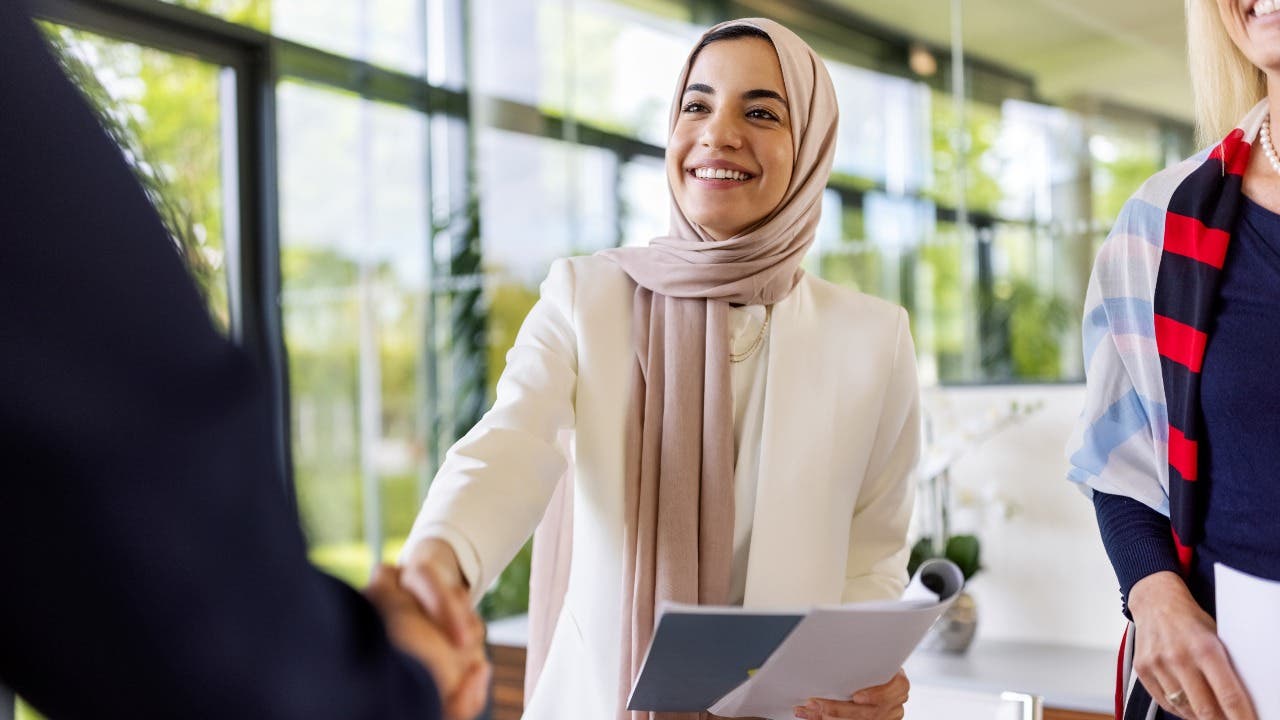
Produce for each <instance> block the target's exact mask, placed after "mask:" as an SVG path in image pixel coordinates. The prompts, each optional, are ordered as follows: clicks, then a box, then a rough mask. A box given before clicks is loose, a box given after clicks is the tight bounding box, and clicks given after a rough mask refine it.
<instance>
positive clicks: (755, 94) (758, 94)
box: [684, 83, 787, 105]
mask: <svg viewBox="0 0 1280 720" xmlns="http://www.w3.org/2000/svg"><path fill="white" fill-rule="evenodd" d="M684 92H685V94H686V95H687V94H689V93H691V92H700V93H706V94H708V95H715V94H716V89H715V88H713V87H711V86H710V85H706V84H703V83H690V84H689V87H686V88H685V89H684ZM761 98H770V99H773V100H777V101H779V102H781V103H782V104H783V105H786V104H787V99H786V98H784V97H782V95H780V94H778V93H777V92H776V91H773V90H748V91H746V92H744V93H742V99H743V100H760V99H761Z"/></svg>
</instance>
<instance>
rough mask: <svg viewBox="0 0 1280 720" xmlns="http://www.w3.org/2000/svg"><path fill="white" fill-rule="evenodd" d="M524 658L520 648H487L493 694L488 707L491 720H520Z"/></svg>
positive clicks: (522, 709)
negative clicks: (491, 671) (490, 664)
mask: <svg viewBox="0 0 1280 720" xmlns="http://www.w3.org/2000/svg"><path fill="white" fill-rule="evenodd" d="M524 658H525V650H524V648H522V647H507V646H503V645H490V646H489V660H490V661H491V662H492V663H493V694H492V696H491V703H492V704H491V705H490V707H489V717H490V718H492V720H520V713H522V712H524Z"/></svg>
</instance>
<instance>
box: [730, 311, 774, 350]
mask: <svg viewBox="0 0 1280 720" xmlns="http://www.w3.org/2000/svg"><path fill="white" fill-rule="evenodd" d="M772 317H773V306H772V305H765V306H764V324H763V325H761V326H760V332H759V334H757V335H756V339H755V340H752V341H751V347H749V348H747V349H746V350H743V351H742V352H740V353H735V352H733V351H730V352H729V362H731V363H740V362H742V361H743V360H746V359H747V358H749V357H751V356H752V355H753V354H755V351H757V350H759V349H760V346H761V345H763V344H764V336H765V333H767V332H769V320H770V319H771V318H772Z"/></svg>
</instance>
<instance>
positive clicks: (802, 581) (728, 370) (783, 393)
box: [405, 19, 919, 720]
mask: <svg viewBox="0 0 1280 720" xmlns="http://www.w3.org/2000/svg"><path fill="white" fill-rule="evenodd" d="M837 119H838V118H837V111H836V102H835V93H834V89H833V87H832V85H831V80H830V77H829V76H828V74H827V71H826V68H825V66H824V65H823V63H822V61H821V59H820V58H819V57H818V56H817V55H816V54H815V53H814V52H813V50H812V49H810V48H809V47H808V46H807V45H806V44H805V43H804V42H803V41H801V40H800V38H798V37H797V36H796V35H794V34H793V33H791V32H790V31H788V30H787V29H786V28H783V27H782V26H780V25H778V24H777V23H774V22H771V21H768V20H759V19H752V20H741V21H734V22H731V23H726V24H723V25H720V26H717V27H715V28H712V29H711V30H710V31H708V33H707V34H706V35H704V36H703V38H702V39H701V41H700V42H699V44H698V45H697V46H696V47H695V48H694V50H693V51H692V52H691V53H690V56H689V58H688V60H687V62H686V64H685V67H684V70H683V71H682V73H681V77H680V79H679V83H678V85H677V90H676V97H675V101H674V103H673V107H672V113H671V123H670V135H669V138H668V147H667V156H666V164H667V179H668V183H669V187H670V192H671V198H672V212H671V225H670V230H669V232H668V234H667V235H665V236H662V237H658V238H655V239H654V240H653V241H652V242H651V243H650V245H649V246H648V247H644V248H629V249H621V250H612V251H607V252H604V253H600V254H598V255H595V256H591V257H581V258H572V259H568V260H561V261H558V262H556V263H555V264H554V265H553V266H552V268H551V272H550V275H549V276H548V278H547V280H546V282H545V283H544V284H543V286H542V296H541V299H540V300H539V302H538V303H537V305H536V306H535V307H534V308H533V310H532V311H531V312H530V313H529V316H528V318H527V319H526V320H525V322H524V325H523V327H522V328H521V331H520V334H519V337H518V338H517V340H516V343H515V347H514V348H513V349H512V350H511V352H510V354H509V355H508V364H507V368H506V370H505V371H504V373H503V376H502V378H501V380H500V382H499V384H498V394H497V401H496V403H495V405H494V407H493V409H492V410H490V411H489V412H488V413H487V414H486V415H485V417H484V419H483V420H481V422H480V423H479V424H478V425H477V426H476V427H475V428H474V429H473V430H472V431H471V432H470V433H468V434H467V435H466V437H464V438H463V439H462V440H460V441H459V442H458V443H457V445H455V446H454V447H453V448H452V449H451V450H450V452H449V454H448V457H447V459H446V461H445V463H444V465H443V467H442V468H441V470H440V472H439V474H438V475H437V476H436V479H435V481H434V483H433V485H432V487H431V491H430V493H429V495H428V497H427V499H426V502H425V503H424V505H423V508H422V511H421V514H420V515H419V517H418V520H417V523H416V524H415V526H414V530H413V532H412V535H411V537H410V539H409V544H408V546H407V553H406V557H405V564H406V569H405V578H406V579H405V583H406V585H408V586H409V587H411V588H413V589H414V590H415V591H416V592H417V593H418V594H419V596H420V598H421V599H422V600H423V602H424V603H425V604H426V605H427V606H428V607H429V608H431V609H432V612H433V613H434V614H435V615H436V616H437V617H441V618H442V619H444V620H445V621H448V619H449V617H451V616H452V615H453V614H454V613H457V614H459V615H462V614H463V613H462V609H461V608H458V607H456V606H455V605H453V604H451V603H449V602H448V601H447V593H446V592H445V590H447V589H448V588H449V587H453V586H456V585H459V584H461V585H466V586H467V587H469V588H470V589H471V592H472V598H473V599H478V598H479V597H480V595H481V594H482V593H483V591H484V589H485V588H486V587H487V586H488V585H489V584H490V582H491V581H492V579H493V578H494V577H496V575H497V574H498V572H500V571H501V570H502V569H503V567H504V566H505V565H506V564H507V563H508V562H509V561H510V559H511V557H512V556H513V555H514V554H515V552H516V551H517V550H518V549H519V548H520V546H521V545H522V544H523V543H524V542H525V540H526V539H527V538H528V537H529V535H530V534H531V533H532V532H533V530H534V527H535V525H537V524H538V522H539V519H540V518H542V516H543V513H544V511H546V510H547V508H548V505H551V511H550V512H549V513H548V517H547V519H546V520H545V521H544V527H549V528H550V529H551V530H552V531H553V534H554V531H560V532H561V535H560V537H561V538H562V539H563V540H564V548H565V549H566V550H567V551H568V552H566V553H565V554H564V555H559V554H558V553H555V552H554V551H555V549H556V548H557V545H556V542H555V540H554V538H553V539H552V540H551V542H550V543H549V544H548V545H546V546H543V545H542V543H541V542H540V541H539V542H537V543H535V547H542V549H543V550H546V551H549V552H551V554H552V555H554V556H555V557H552V558H550V560H551V561H550V562H548V563H546V564H539V563H536V562H535V589H534V593H535V596H534V600H535V602H536V604H537V605H538V607H537V608H534V609H533V611H532V612H531V622H532V623H533V625H534V627H533V628H532V635H533V636H534V639H533V642H531V645H530V660H529V665H530V668H529V674H528V682H529V688H528V690H529V692H528V702H527V704H526V708H525V717H526V718H531V719H536V720H544V719H545V720H563V719H564V718H592V719H593V720H595V719H600V718H622V717H635V718H639V717H647V716H648V714H647V713H627V712H626V711H625V710H624V709H623V708H624V705H625V699H626V697H627V693H628V692H629V690H630V687H631V683H632V681H633V680H634V678H635V676H636V673H637V672H638V670H639V666H640V662H641V660H642V659H643V654H644V652H645V649H646V648H647V646H648V642H649V638H650V636H651V634H652V630H653V623H654V614H655V610H656V608H657V606H658V605H659V604H660V603H661V602H662V601H664V600H678V601H685V602H698V603H737V604H745V605H747V606H752V607H768V606H787V605H797V604H807V603H835V602H849V601H857V600H869V599H877V598H892V597H896V596H898V595H899V594H900V593H901V591H902V589H903V586H904V583H905V581H906V579H907V578H906V572H905V568H906V561H907V550H908V549H907V545H906V541H905V540H906V531H907V523H908V519H909V516H910V513H911V507H912V500H913V493H912V485H911V483H910V481H909V479H908V472H909V471H910V469H911V467H912V465H913V464H914V462H915V459H916V455H917V452H918V446H919V437H918V436H919V432H918V424H919V418H918V411H917V398H918V390H917V381H916V369H915V359H914V354H913V349H912V343H911V336H910V332H909V329H908V325H907V318H906V314H905V312H904V311H903V310H902V309H901V308H899V307H896V306H893V305H890V304H888V303H885V302H883V301H880V300H876V299H874V298H871V297H868V296H866V295H862V294H860V293H857V292H854V291H852V290H848V289H845V288H841V287H837V286H835V285H831V284H829V283H826V282H823V281H821V280H819V279H817V278H813V277H811V276H809V275H806V274H805V273H803V272H802V271H801V270H800V267H799V264H800V260H801V258H802V257H803V255H804V253H805V251H806V250H807V249H808V248H809V246H810V245H811V244H812V242H813V238H814V231H815V229H816V227H817V224H818V217H819V213H820V210H821V201H822V193H823V189H824V187H825V186H826V183H827V179H828V176H829V174H830V170H831V162H832V157H833V153H834V145H835V138H836V124H837ZM568 431H571V432H572V435H573V451H572V453H570V458H571V459H568V458H566V456H565V454H564V453H562V452H561V448H560V444H559V443H558V436H559V435H560V434H561V433H562V432H568ZM567 466H569V467H571V469H572V476H573V479H572V483H571V485H568V486H566V492H565V493H564V495H563V496H561V500H563V501H564V502H561V500H557V501H555V502H553V493H554V492H555V490H556V488H557V485H558V483H559V481H560V479H561V476H562V474H563V473H564V472H565V470H566V467H567ZM540 540H541V538H540ZM539 567H540V568H542V569H544V570H550V571H551V575H552V576H554V574H555V573H556V572H567V582H566V583H565V584H564V585H563V586H559V585H558V584H557V583H556V582H554V580H552V581H550V582H544V580H545V579H546V578H545V577H544V576H543V574H542V572H541V571H540V570H539ZM538 638H546V642H545V643H544V642H539V641H538ZM860 651H862V650H860V649H858V648H850V653H854V652H860ZM848 690H849V693H850V695H846V696H844V697H837V698H815V699H813V701H812V702H810V703H807V704H806V705H804V706H801V707H797V708H795V716H796V717H801V718H809V719H812V720H817V719H818V718H836V717H848V718H867V719H876V720H879V719H882V718H883V719H887V718H901V717H902V714H903V703H904V702H905V700H906V696H907V681H906V678H905V676H903V675H902V674H901V673H899V674H898V675H897V676H896V677H895V678H893V679H891V680H890V681H889V682H887V683H886V684H884V685H881V686H878V687H874V688H865V689H861V690H859V688H849V689H848ZM854 691H858V692H857V693H856V694H854Z"/></svg>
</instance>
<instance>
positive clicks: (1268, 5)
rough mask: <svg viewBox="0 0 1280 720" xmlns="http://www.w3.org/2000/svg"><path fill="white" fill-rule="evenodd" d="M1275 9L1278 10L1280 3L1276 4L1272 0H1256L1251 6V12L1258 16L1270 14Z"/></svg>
mask: <svg viewBox="0 0 1280 720" xmlns="http://www.w3.org/2000/svg"><path fill="white" fill-rule="evenodd" d="M1276 10H1280V5H1277V4H1276V3H1275V2H1274V0H1258V4H1257V5H1254V6H1253V14H1254V15H1256V16H1258V17H1262V16H1264V15H1270V14H1271V13H1274V12H1275V11H1276Z"/></svg>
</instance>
